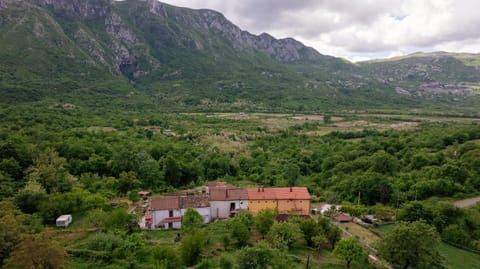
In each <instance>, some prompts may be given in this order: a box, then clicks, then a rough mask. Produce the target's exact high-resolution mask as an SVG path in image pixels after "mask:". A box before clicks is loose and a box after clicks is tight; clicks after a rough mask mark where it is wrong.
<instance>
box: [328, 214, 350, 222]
mask: <svg viewBox="0 0 480 269" xmlns="http://www.w3.org/2000/svg"><path fill="white" fill-rule="evenodd" d="M333 219H334V220H335V221H339V222H344V221H352V220H353V217H352V216H350V215H347V214H345V213H338V214H336V215H334V216H333Z"/></svg>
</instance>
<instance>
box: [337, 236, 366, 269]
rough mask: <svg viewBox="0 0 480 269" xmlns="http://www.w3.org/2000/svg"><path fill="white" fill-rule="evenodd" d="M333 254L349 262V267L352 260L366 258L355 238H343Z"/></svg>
mask: <svg viewBox="0 0 480 269" xmlns="http://www.w3.org/2000/svg"><path fill="white" fill-rule="evenodd" d="M333 254H335V255H336V256H337V257H339V258H342V259H344V260H345V261H346V262H347V268H350V264H351V263H352V261H355V260H361V259H365V258H366V254H365V252H364V251H363V249H362V247H361V246H360V244H359V243H358V241H357V240H356V239H355V238H350V239H347V240H341V241H340V242H338V244H337V245H336V246H335V249H334V250H333Z"/></svg>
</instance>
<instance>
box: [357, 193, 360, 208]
mask: <svg viewBox="0 0 480 269" xmlns="http://www.w3.org/2000/svg"><path fill="white" fill-rule="evenodd" d="M357 206H360V192H358V202H357Z"/></svg>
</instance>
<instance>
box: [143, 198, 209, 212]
mask: <svg viewBox="0 0 480 269" xmlns="http://www.w3.org/2000/svg"><path fill="white" fill-rule="evenodd" d="M150 203H151V205H150V210H152V211H155V210H169V209H177V208H189V207H191V208H201V207H209V206H210V203H209V202H208V197H206V196H164V197H153V198H152V199H150Z"/></svg>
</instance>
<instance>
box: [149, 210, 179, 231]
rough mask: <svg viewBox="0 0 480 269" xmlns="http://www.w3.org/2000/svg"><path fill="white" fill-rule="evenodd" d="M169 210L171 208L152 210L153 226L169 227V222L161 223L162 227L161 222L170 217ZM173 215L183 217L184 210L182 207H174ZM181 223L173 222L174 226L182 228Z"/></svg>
mask: <svg viewBox="0 0 480 269" xmlns="http://www.w3.org/2000/svg"><path fill="white" fill-rule="evenodd" d="M169 211H170V210H156V211H152V228H157V227H158V228H165V229H168V223H163V224H161V225H162V226H161V227H160V226H159V225H160V224H159V223H160V222H161V221H162V220H164V219H166V218H168V217H170V216H169ZM172 211H173V217H181V216H182V212H181V210H180V209H173V210H172ZM180 226H181V224H180V222H174V223H173V228H180Z"/></svg>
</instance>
